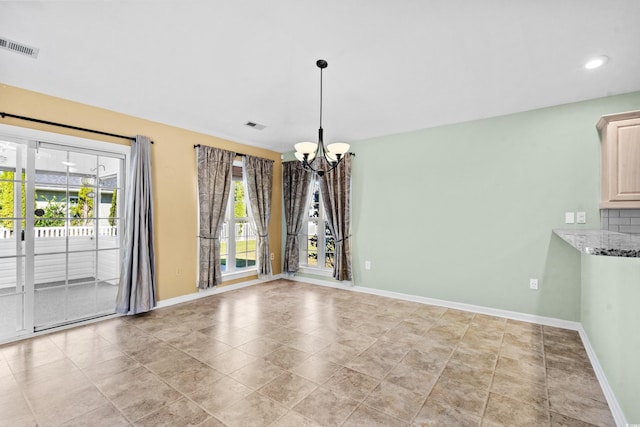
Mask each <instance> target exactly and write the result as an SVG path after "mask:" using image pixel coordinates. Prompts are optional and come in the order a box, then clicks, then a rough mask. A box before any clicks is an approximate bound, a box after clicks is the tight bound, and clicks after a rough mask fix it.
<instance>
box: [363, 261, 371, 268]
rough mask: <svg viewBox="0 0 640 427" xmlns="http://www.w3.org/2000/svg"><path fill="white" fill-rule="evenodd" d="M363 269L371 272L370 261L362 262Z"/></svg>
mask: <svg viewBox="0 0 640 427" xmlns="http://www.w3.org/2000/svg"><path fill="white" fill-rule="evenodd" d="M364 269H365V270H371V261H365V262H364Z"/></svg>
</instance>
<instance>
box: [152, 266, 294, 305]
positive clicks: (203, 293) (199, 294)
mask: <svg viewBox="0 0 640 427" xmlns="http://www.w3.org/2000/svg"><path fill="white" fill-rule="evenodd" d="M281 278H282V274H276V275H274V276H272V277H270V278H269V279H253V280H248V281H246V282H241V283H236V284H233V285H227V286H219V287H215V288H210V289H200V290H197V291H196V292H194V293H192V294H187V295H181V296H179V297H175V298H168V299H163V300H160V301H158V303H157V305H156V307H155V308H163V307H169V306H172V305H176V304H182V303H183V302H189V301H194V300H197V299H200V298H205V297H208V296H211V295H216V294H221V293H223V292H229V291H235V290H236V289H242V288H246V287H248V286H253V285H259V284H260V283H266V282H270V281H272V280H276V279H281Z"/></svg>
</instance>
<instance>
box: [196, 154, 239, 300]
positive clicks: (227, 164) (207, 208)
mask: <svg viewBox="0 0 640 427" xmlns="http://www.w3.org/2000/svg"><path fill="white" fill-rule="evenodd" d="M197 157H198V205H199V209H200V230H199V235H198V241H199V245H198V265H199V270H198V288H200V289H207V288H212V287H214V286H217V285H219V284H220V283H222V272H221V270H220V232H221V231H222V224H223V223H224V216H225V215H224V214H225V211H226V209H227V203H228V201H229V193H230V192H231V181H232V179H233V178H232V175H231V173H232V170H233V159H234V158H235V157H236V154H235V153H234V152H232V151H227V150H221V149H219V148H214V147H206V146H204V145H201V146H199V147H198V151H197Z"/></svg>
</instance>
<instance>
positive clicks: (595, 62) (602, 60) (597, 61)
mask: <svg viewBox="0 0 640 427" xmlns="http://www.w3.org/2000/svg"><path fill="white" fill-rule="evenodd" d="M607 61H609V58H608V57H606V56H604V55H601V56H596V57H595V58H591V59H590V60H588V61H587V62H586V64H584V68H586V69H587V70H593V69H595V68H598V67H602V66H603V65H604V64H606V63H607Z"/></svg>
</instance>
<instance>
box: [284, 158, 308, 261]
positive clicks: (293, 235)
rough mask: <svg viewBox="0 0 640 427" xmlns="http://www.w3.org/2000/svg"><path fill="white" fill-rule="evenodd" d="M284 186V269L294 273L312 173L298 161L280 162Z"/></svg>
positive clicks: (298, 256) (298, 255)
mask: <svg viewBox="0 0 640 427" xmlns="http://www.w3.org/2000/svg"><path fill="white" fill-rule="evenodd" d="M282 171H283V172H282V175H283V176H282V185H283V188H284V195H283V196H284V217H285V221H286V223H287V241H286V244H285V248H284V271H286V272H287V273H295V272H296V271H298V265H299V264H300V247H299V245H300V242H299V238H298V235H299V234H300V231H301V230H302V225H303V224H304V216H305V210H304V208H305V205H306V203H307V197H308V196H309V184H310V183H311V178H312V176H313V174H312V173H311V172H309V171H307V170H305V169H304V168H303V167H302V163H300V162H299V161H293V162H284V163H283V164H282Z"/></svg>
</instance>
